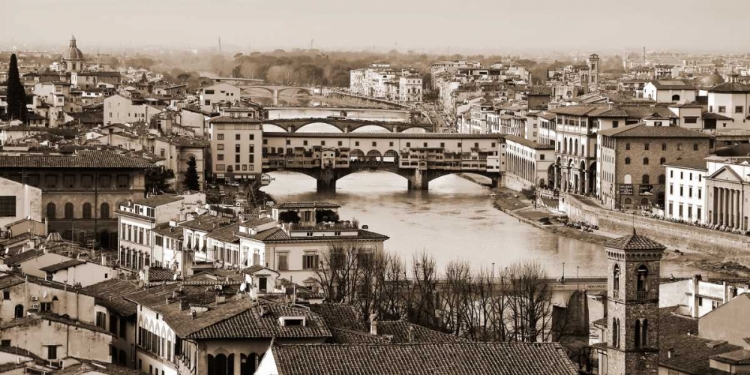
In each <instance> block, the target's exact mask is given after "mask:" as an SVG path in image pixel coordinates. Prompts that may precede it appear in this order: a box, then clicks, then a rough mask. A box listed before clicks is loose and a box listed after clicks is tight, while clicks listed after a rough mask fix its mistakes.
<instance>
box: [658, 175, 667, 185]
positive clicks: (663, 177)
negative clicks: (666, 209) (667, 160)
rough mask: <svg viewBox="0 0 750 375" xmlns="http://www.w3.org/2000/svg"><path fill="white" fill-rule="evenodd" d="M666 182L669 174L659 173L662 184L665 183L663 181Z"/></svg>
mask: <svg viewBox="0 0 750 375" xmlns="http://www.w3.org/2000/svg"><path fill="white" fill-rule="evenodd" d="M665 182H667V176H665V175H663V174H660V175H659V183H660V184H663V183H665Z"/></svg>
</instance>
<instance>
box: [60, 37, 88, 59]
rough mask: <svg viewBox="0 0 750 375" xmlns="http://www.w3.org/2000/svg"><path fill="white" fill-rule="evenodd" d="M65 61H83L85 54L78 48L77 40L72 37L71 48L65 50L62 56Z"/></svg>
mask: <svg viewBox="0 0 750 375" xmlns="http://www.w3.org/2000/svg"><path fill="white" fill-rule="evenodd" d="M62 58H63V60H71V61H74V60H83V52H81V50H80V49H78V47H77V46H76V38H75V37H72V38H71V39H70V46H68V49H66V50H65V52H63V54H62Z"/></svg>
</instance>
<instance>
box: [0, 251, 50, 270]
mask: <svg viewBox="0 0 750 375" xmlns="http://www.w3.org/2000/svg"><path fill="white" fill-rule="evenodd" d="M42 255H44V251H43V250H27V251H24V252H22V253H18V254H16V255H13V256H11V257H7V258H5V260H4V261H3V263H4V264H6V265H8V266H15V265H18V264H21V263H23V262H25V261H27V260H29V259H33V258H36V257H39V256H42Z"/></svg>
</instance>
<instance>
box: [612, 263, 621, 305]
mask: <svg viewBox="0 0 750 375" xmlns="http://www.w3.org/2000/svg"><path fill="white" fill-rule="evenodd" d="M612 289H614V290H615V291H619V290H620V265H618V264H615V267H614V269H613V270H612ZM615 298H616V297H615Z"/></svg>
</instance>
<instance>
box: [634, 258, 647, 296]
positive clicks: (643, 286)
mask: <svg viewBox="0 0 750 375" xmlns="http://www.w3.org/2000/svg"><path fill="white" fill-rule="evenodd" d="M636 291H639V292H646V291H648V267H646V265H645V264H641V266H640V267H638V271H637V282H636Z"/></svg>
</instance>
